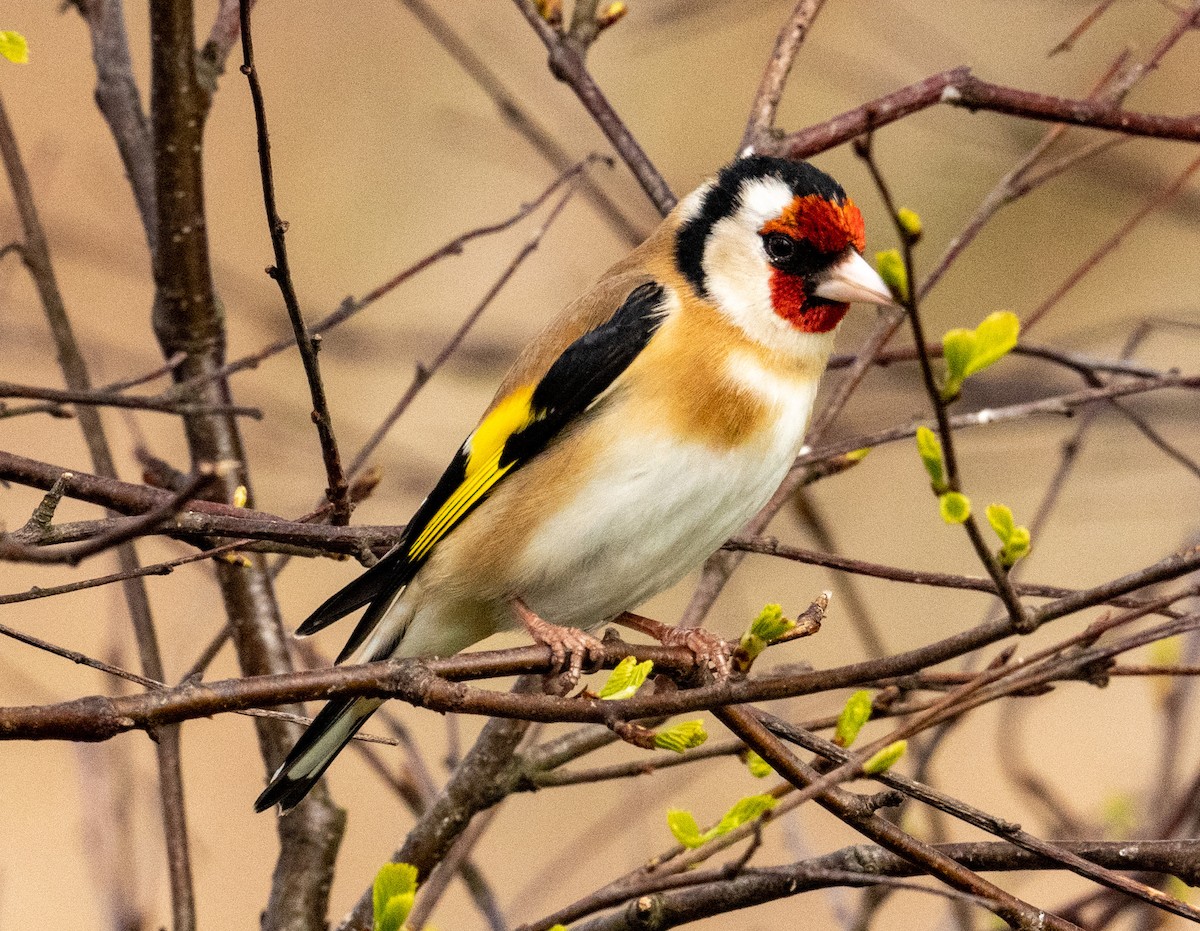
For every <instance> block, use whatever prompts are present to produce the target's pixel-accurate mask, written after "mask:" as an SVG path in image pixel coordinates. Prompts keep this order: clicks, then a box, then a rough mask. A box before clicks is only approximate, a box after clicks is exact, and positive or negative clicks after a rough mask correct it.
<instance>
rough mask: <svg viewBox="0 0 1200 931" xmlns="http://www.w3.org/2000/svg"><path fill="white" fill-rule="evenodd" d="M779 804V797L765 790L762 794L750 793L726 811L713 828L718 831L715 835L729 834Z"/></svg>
mask: <svg viewBox="0 0 1200 931" xmlns="http://www.w3.org/2000/svg"><path fill="white" fill-rule="evenodd" d="M777 804H779V799H777V798H776V797H775V796H774V795H769V794H767V793H765V792H764V793H763V794H762V795H748V796H746V797H745V798H744V799H740V800H739V801H738V802H737V804H735V805H734V806H733V807H732V808H731V809H729V811H727V812H725V817H723V818H722V819H721V820H720V822H719V823H718V824H717V826H716V827H715V828H713V831H715V832H716V833H715V834H714V835H713V836H714V837H720V836H721V835H722V834H728V833H729V832H730V831H732V830H733V829H734V828H740V827H741V826H742V825H743V824H746V823H747V822H750V821H753V820H755V819H756V818H761V817H762V816H763V815H765V814H766V813H767V812H768V811H770V810H771V809H772V808H774V807H775V806H776V805H777Z"/></svg>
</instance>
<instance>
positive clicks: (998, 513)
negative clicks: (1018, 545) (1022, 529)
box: [984, 504, 1015, 543]
mask: <svg viewBox="0 0 1200 931" xmlns="http://www.w3.org/2000/svg"><path fill="white" fill-rule="evenodd" d="M984 513H985V514H987V519H988V523H989V524H991V525H992V529H993V530H994V531H996V536H998V537H999V538H1000V542H1001V543H1007V542H1008V541H1009V540H1010V539H1012V535H1013V530H1014V529H1015V525H1014V524H1013V515H1012V509H1011V508H1010V507H1009V506H1008V505H1006V504H989V505H988V506H987V508H986V510H985V511H984Z"/></svg>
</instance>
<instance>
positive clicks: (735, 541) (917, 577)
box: [724, 536, 1141, 608]
mask: <svg viewBox="0 0 1200 931" xmlns="http://www.w3.org/2000/svg"><path fill="white" fill-rule="evenodd" d="M724 548H725V549H728V550H736V551H738V552H743V553H758V554H759V555H762V556H778V557H779V558H781V559H788V560H791V561H793V562H800V563H805V564H807V565H810V566H824V567H825V568H827V569H836V570H838V571H840V572H852V573H854V574H856V575H865V576H869V577H870V578H874V579H886V580H887V581H889V582H905V583H908V584H910V585H925V586H930V587H934V588H953V589H959V590H962V591H973V592H987V593H988V594H990V595H995V594H996V585H995V583H994V582H993V581H992V580H991V579H990V578H986V577H984V576H978V575H957V574H955V573H951V572H936V571H928V570H924V569H904V568H901V567H899V566H887V565H883V564H881V563H873V562H867V561H865V560H861V559H853V558H851V557H849V556H839V555H837V554H836V553H823V552H820V551H819V550H810V549H805V548H803V547H798V546H790V545H788V544H786V543H780V542H779V541H778V540H777V539H775V538H774V537H745V536H736V537H733V538H731V539H730V540H728V541H727V542H726V543H725V547H724ZM1012 584H1013V588H1014V589H1015V590H1016V591H1017V593H1018V594H1021V595H1032V596H1034V597H1037V598H1065V597H1066V596H1068V595H1074V594H1076V593H1077V591H1078V590H1077V589H1071V588H1063V587H1061V586H1058V585H1042V584H1037V583H1031V582H1013V583H1012ZM1109 603H1110V604H1114V605H1117V606H1119V607H1123V608H1135V607H1139V606H1140V605H1141V602H1140V601H1137V600H1134V599H1129V598H1124V597H1121V598H1116V599H1113V601H1112V602H1109Z"/></svg>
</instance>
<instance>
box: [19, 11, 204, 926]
mask: <svg viewBox="0 0 1200 931" xmlns="http://www.w3.org/2000/svg"><path fill="white" fill-rule="evenodd" d="M116 6H117V9H116V11H115V13H112V14H111V15H109V16H107V17H106V18H105V20H104V21H105V23H107V26H106V27H105V28H109V27H112V28H115V26H120V30H121V32H120V35H119V36H114V35H109V38H110V39H111V40H112V41H114V42H117V43H118V44H120V43H123V42H124V25H123V23H121V22H120V16H121V12H120V7H119V4H117V5H116ZM114 24H115V26H114ZM117 51H119V50H115V49H114V54H116V52H117ZM125 53H126V55H127V54H128V49H125ZM135 90H136V89H135ZM139 106H140V105H139ZM0 157H2V158H3V161H4V166H5V170H6V172H7V174H8V178H9V182H10V183H11V185H12V189H13V196H14V198H15V200H16V203H17V210H18V212H19V214H20V217H21V227H22V232H23V234H24V244H23V247H22V250H21V256H22V258H23V259H24V261H25V264H26V267H27V268H28V269H29V272H30V275H31V276H32V277H33V281H34V285H35V286H36V288H37V291H38V296H39V298H40V299H41V303H42V307H43V309H44V311H45V313H46V318H47V321H48V323H49V326H50V330H51V333H52V335H53V337H54V343H55V346H56V347H57V349H58V359H59V366H60V367H61V369H62V372H63V377H64V379H65V380H66V382H67V385H68V387H69V388H70V389H71V390H73V391H78V392H81V393H86V392H90V391H91V388H92V384H91V376H90V375H89V374H88V369H87V364H86V362H85V361H84V358H83V354H82V353H81V352H80V349H79V343H78V341H77V340H76V339H75V333H74V328H73V327H72V325H71V320H70V317H69V316H68V314H67V309H66V304H65V303H64V301H63V297H62V292H61V290H60V289H59V286H58V280H57V277H56V275H55V273H54V266H53V264H52V262H51V258H50V246H49V243H48V241H47V239H46V234H45V230H44V228H43V227H42V223H41V219H40V218H39V216H38V211H37V206H36V204H35V202H34V198H33V190H32V187H31V185H30V183H29V177H28V175H27V173H26V171H25V165H24V162H23V161H22V159H21V153H20V150H19V149H18V147H17V140H16V137H15V135H14V133H13V130H12V125H11V124H10V123H9V120H8V114H7V113H6V112H5V109H4V105H3V101H0ZM131 178H132V175H131ZM79 424H80V427H81V428H82V430H83V437H84V442H85V443H86V444H87V447H88V452H89V455H90V457H91V460H92V464H93V467H94V468H95V470H96V471H97V472H98V473H100V474H101V475H102V476H106V477H108V479H109V480H115V478H116V474H117V470H116V465H115V463H114V461H113V457H112V450H111V448H110V447H109V444H108V439H107V437H106V435H105V432H104V424H103V422H102V421H101V419H100V415H99V413H98V412H97V411H96V410H95V409H93V408H88V407H83V408H81V409H80V410H79ZM117 559H118V563H119V565H120V567H121V570H122V572H125V573H127V574H130V576H129V578H127V579H125V580H124V581H123V583H122V585H123V592H124V595H125V603H126V606H127V607H128V609H129V614H130V618H131V620H132V622H133V629H134V635H135V638H136V640H137V645H138V654H139V658H140V661H141V664H142V669H143V671H144V672H146V673H147V675H149V676H150V677H152V678H158V679H161V678H163V665H162V657H161V654H160V652H159V648H158V636H157V633H156V632H155V629H154V618H153V615H152V614H151V611H150V600H149V597H148V595H147V594H146V588H145V584H144V583H143V582H142V580H141V579H140V578H136V577H134V576H133V575H132V573H133V572H135V571H136V570H137V569H138V568H139V565H138V557H137V553H136V551H135V550H134V549H133V547H132V546H131V545H124V546H118V547H117ZM158 737H159V739H158V740H157V741H156V742H155V756H156V759H157V764H158V776H159V779H158V786H159V804H160V809H161V812H162V822H163V833H164V835H165V839H166V848H167V872H168V876H169V878H170V886H171V912H172V919H173V922H174V926H175V931H192V929H194V928H195V925H196V909H195V894H194V891H193V885H192V867H191V853H190V850H189V847H188V834H187V819H186V815H185V810H184V798H183V772H182V763H181V756H182V751H181V748H180V734H179V731H178V729H176V728H166V729H164V730H163V731H162V732H160V734H159V735H158Z"/></svg>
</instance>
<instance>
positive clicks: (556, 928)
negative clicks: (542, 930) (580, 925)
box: [550, 925, 567, 931]
mask: <svg viewBox="0 0 1200 931" xmlns="http://www.w3.org/2000/svg"><path fill="white" fill-rule="evenodd" d="M550 931H567V926H566V925H551V926H550Z"/></svg>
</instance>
